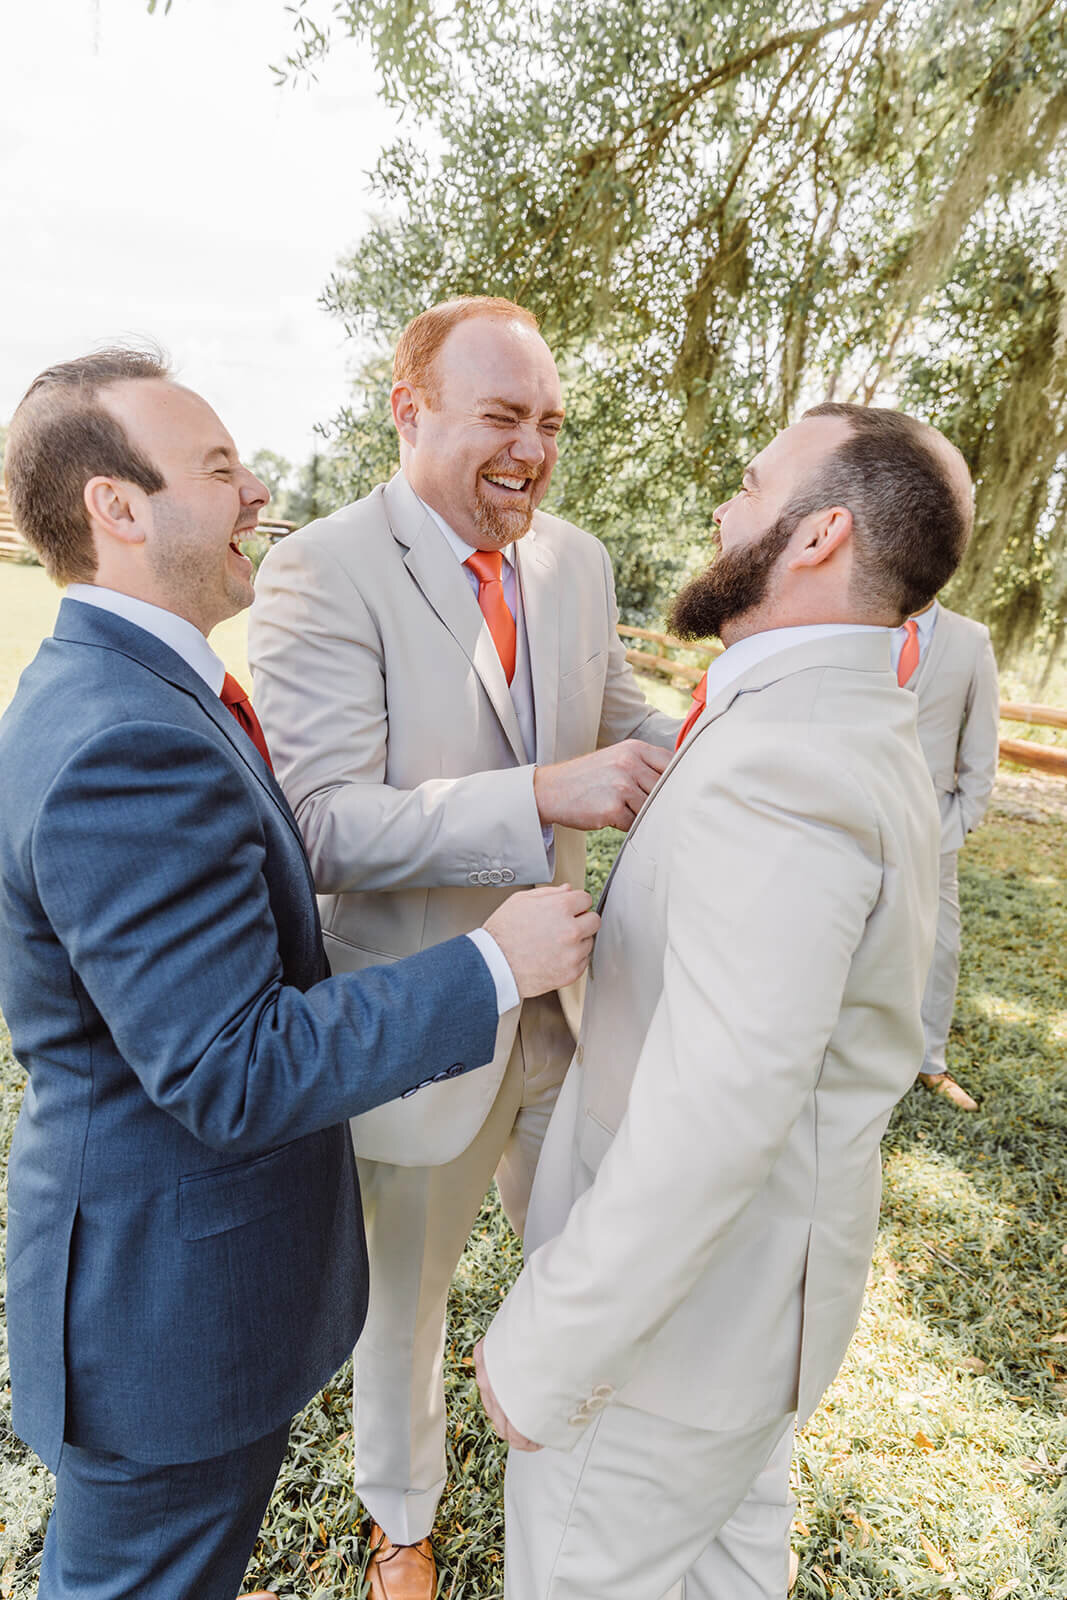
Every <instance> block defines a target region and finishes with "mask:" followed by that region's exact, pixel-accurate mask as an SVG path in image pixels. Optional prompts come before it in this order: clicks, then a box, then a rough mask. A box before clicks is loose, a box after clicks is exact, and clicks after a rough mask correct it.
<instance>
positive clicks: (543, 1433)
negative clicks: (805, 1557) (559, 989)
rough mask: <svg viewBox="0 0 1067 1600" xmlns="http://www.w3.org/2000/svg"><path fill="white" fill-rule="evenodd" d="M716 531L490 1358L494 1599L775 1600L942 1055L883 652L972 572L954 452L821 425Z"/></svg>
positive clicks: (897, 695) (926, 899)
mask: <svg viewBox="0 0 1067 1600" xmlns="http://www.w3.org/2000/svg"><path fill="white" fill-rule="evenodd" d="M715 519H716V522H717V523H718V528H719V532H718V542H719V545H720V551H721V553H720V554H719V556H718V559H717V560H716V561H715V562H714V563H713V565H712V566H711V567H710V568H709V569H708V570H707V571H706V572H705V573H704V574H703V575H702V576H700V577H698V578H697V579H696V580H695V581H694V582H693V583H692V584H691V585H690V586H689V587H688V588H687V589H686V590H685V591H684V592H683V593H682V595H681V596H680V597H679V599H678V601H677V602H676V605H675V607H674V614H673V617H672V619H671V625H672V627H673V628H674V629H675V630H676V631H677V632H679V633H681V634H682V635H683V636H686V637H691V638H702V637H706V636H708V635H711V634H718V635H719V636H720V637H721V638H722V640H723V642H724V644H725V645H726V646H727V648H726V650H725V651H724V653H723V654H722V655H721V656H720V657H719V658H718V659H717V660H716V661H715V662H714V663H713V664H712V666H711V667H710V668H709V670H708V674H707V681H706V685H705V693H704V694H703V695H700V696H698V697H697V702H696V704H695V705H694V708H693V715H692V719H691V722H690V724H689V725H688V727H687V729H686V730H684V731H683V738H682V742H681V746H680V749H679V751H678V754H677V755H676V757H675V759H674V762H673V764H672V765H671V766H670V767H669V768H668V770H667V772H666V774H665V776H664V779H663V781H662V783H661V784H660V785H659V786H658V787H657V789H656V790H655V791H654V793H653V794H652V796H651V797H650V799H649V802H648V804H647V805H646V807H645V808H644V810H643V811H642V813H641V816H640V817H639V818H638V820H637V822H636V823H635V824H634V826H633V828H632V829H631V830H630V833H629V835H628V836H627V838H626V840H625V841H624V843H623V846H622V849H621V851H620V854H619V857H618V861H617V864H616V866H615V869H614V872H613V875H612V877H611V879H610V880H609V883H608V886H607V890H606V894H605V898H604V901H603V903H602V916H603V925H602V927H601V931H600V934H599V937H598V940H597V947H596V952H595V955H594V959H593V966H592V968H591V970H590V976H589V983H588V990H587V1000H586V1006H585V1012H584V1017H583V1022H582V1028H581V1033H580V1037H579V1041H578V1047H577V1053H576V1055H575V1059H574V1062H573V1064H572V1066H571V1068H570V1072H569V1074H568V1077H567V1080H566V1083H565V1084H564V1087H563V1090H562V1092H561V1094H560V1098H559V1102H558V1104H557V1107H556V1111H555V1114H554V1116H553V1119H552V1123H551V1125H550V1127H549V1131H548V1134H547V1136H546V1139H545V1144H544V1149H543V1152H542V1156H541V1161H540V1164H539V1166H538V1170H537V1177H536V1180H535V1184H534V1190H533V1195H532V1199H531V1203H530V1215H529V1222H528V1225H527V1233H526V1265H525V1267H524V1269H523V1272H522V1274H521V1275H520V1277H519V1279H518V1281H517V1283H516V1284H515V1286H514V1288H513V1289H512V1291H511V1293H510V1294H509V1295H508V1298H507V1300H506V1301H505V1303H504V1305H503V1306H502V1307H501V1309H500V1311H499V1313H498V1314H497V1316H496V1318H495V1319H494V1321H493V1323H492V1325H491V1327H490V1329H489V1331H488V1333H487V1335H486V1338H485V1341H484V1345H480V1346H479V1347H478V1350H477V1354H476V1363H477V1368H478V1373H479V1379H480V1383H481V1387H482V1393H483V1398H484V1400H485V1402H486V1406H487V1409H488V1411H489V1414H490V1416H491V1417H492V1418H493V1420H494V1422H495V1424H496V1426H497V1428H498V1431H499V1432H500V1433H501V1435H502V1436H503V1437H504V1438H506V1439H508V1440H509V1441H510V1442H511V1444H512V1447H513V1448H512V1450H511V1453H510V1457H509V1461H508V1468H507V1482H506V1511H507V1535H506V1556H505V1567H506V1570H505V1595H506V1596H507V1600H549V1597H551V1600H605V1597H607V1596H610V1597H611V1600H661V1597H662V1596H665V1595H668V1594H669V1595H670V1596H671V1597H672V1600H674V1597H676V1596H677V1595H678V1594H679V1593H680V1592H681V1586H682V1585H683V1584H684V1589H685V1597H686V1600H784V1596H785V1593H786V1583H787V1548H788V1528H789V1522H790V1515H791V1509H792V1507H791V1502H790V1496H789V1489H788V1472H789V1460H790V1449H791V1441H792V1434H793V1427H794V1423H795V1421H796V1420H797V1419H798V1418H799V1420H800V1421H801V1422H803V1421H804V1420H805V1419H806V1418H807V1417H808V1416H809V1415H810V1414H811V1412H812V1410H813V1409H814V1407H815V1406H816V1404H817V1403H818V1400H819V1397H820V1396H821V1394H822V1392H823V1390H824V1389H825V1388H826V1386H827V1384H828V1383H829V1382H830V1381H831V1379H832V1378H833V1376H834V1374H835V1373H836V1371H837V1369H838V1366H839V1365H840V1362H841V1359H842V1357H843V1355H844V1352H845V1349H846V1347H847V1345H848V1341H849V1338H850V1336H851V1334H852V1331H853V1328H854V1327H855V1324H856V1320H857V1317H858V1315H859V1309H860V1304H861V1301H862V1298H863V1289H864V1283H865V1279H866V1274H867V1269H868V1266H869V1263H870V1257H871V1247H872V1243H873V1240H874V1234H875V1228H876V1224H877V1219H878V1201H879V1187H880V1179H879V1154H878V1145H879V1141H880V1139H881V1136H882V1133H883V1131H884V1129H885V1126H886V1123H887V1121H888V1119H889V1115H890V1113H891V1111H892V1109H893V1106H894V1105H895V1104H896V1102H897V1101H898V1100H899V1099H900V1097H901V1096H902V1095H903V1094H904V1093H905V1091H906V1090H907V1088H908V1087H909V1085H910V1084H911V1083H912V1082H913V1080H914V1076H915V1063H916V1061H917V1060H918V1059H920V1056H921V1050H922V1027H921V1023H920V1017H919V1009H920V1001H921V998H922V992H923V984H924V980H925V977H926V973H927V970H928V967H929V962H930V953H931V950H932V948H933V939H934V926H935V921H936V911H937V879H938V868H937V860H938V854H939V844H940V822H939V817H938V808H937V805H936V802H935V799H934V793H933V789H932V786H931V783H930V777H929V774H928V772H927V770H926V764H925V762H924V760H923V755H922V751H921V749H920V747H919V741H918V738H917V735H916V726H915V700H914V696H911V695H908V694H907V693H905V692H904V691H903V690H902V689H901V688H900V687H899V685H898V683H897V678H896V674H895V672H894V671H893V667H892V664H891V657H890V630H891V629H892V628H894V627H895V626H896V625H897V624H899V623H900V622H901V621H902V619H903V618H904V617H906V616H908V615H910V614H911V613H912V612H913V611H915V610H916V609H918V608H919V607H920V606H922V605H925V604H926V603H927V602H928V601H929V600H930V599H931V598H932V596H933V595H934V594H935V593H936V592H937V590H938V589H939V588H940V587H941V585H942V584H943V583H944V582H945V581H946V579H947V578H948V577H949V575H950V574H951V572H952V571H953V569H954V568H955V566H956V564H957V562H958V561H959V559H960V555H961V553H962V551H963V549H964V546H965V543H966V540H967V538H968V535H969V532H970V527H971V520H972V512H971V496H970V483H969V479H968V474H967V471H966V468H965V466H964V463H963V460H962V457H961V456H960V455H959V453H958V452H957V451H956V450H955V449H953V447H952V446H951V445H949V444H948V442H947V441H946V440H945V439H944V438H942V436H941V435H940V434H938V433H937V432H935V431H934V430H933V429H932V428H929V427H926V426H924V425H923V424H921V423H919V422H916V421H914V420H912V419H911V418H909V417H906V416H902V415H900V414H898V413H895V412H891V411H881V410H873V409H872V410H864V409H862V408H858V407H853V406H842V405H823V406H817V407H815V408H814V409H813V410H812V411H809V412H808V413H807V414H806V415H805V417H804V418H803V420H802V421H800V422H799V423H797V424H796V425H795V426H793V427H791V428H788V429H786V431H785V432H784V433H782V434H780V435H779V436H778V438H776V439H775V440H774V441H773V442H772V443H771V444H770V445H769V446H768V447H767V449H765V450H764V451H762V452H761V453H760V454H759V455H758V456H757V457H756V459H755V460H754V461H753V463H752V465H751V466H750V467H749V468H748V470H747V472H746V473H745V475H744V480H743V484H742V487H741V489H740V491H739V492H738V493H737V494H736V495H735V496H734V497H733V498H732V499H731V500H729V501H727V502H726V503H725V504H724V505H721V506H720V507H719V508H718V509H717V511H716V513H715Z"/></svg>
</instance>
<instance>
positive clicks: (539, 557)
mask: <svg viewBox="0 0 1067 1600" xmlns="http://www.w3.org/2000/svg"><path fill="white" fill-rule="evenodd" d="M515 570H516V573H517V575H518V580H519V592H520V594H521V596H522V613H523V617H524V619H525V622H526V637H527V639H528V640H529V644H530V677H531V679H532V681H533V699H534V726H535V728H536V730H537V760H538V761H539V762H540V763H541V764H542V765H545V764H547V763H549V762H552V761H554V760H555V759H556V712H557V709H558V706H559V565H558V563H557V561H556V557H555V555H554V553H553V552H552V551H551V550H549V549H548V548H547V547H546V546H545V545H544V544H543V543H542V542H540V541H539V540H538V538H537V534H536V531H535V530H533V529H531V531H530V532H529V533H528V534H527V535H526V536H525V538H523V539H520V540H519V541H518V542H517V544H516V545H515Z"/></svg>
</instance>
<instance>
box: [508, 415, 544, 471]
mask: <svg viewBox="0 0 1067 1600" xmlns="http://www.w3.org/2000/svg"><path fill="white" fill-rule="evenodd" d="M509 454H510V455H511V456H513V457H514V459H515V460H516V461H521V462H522V464H523V465H524V466H530V467H539V466H540V465H541V463H542V461H544V459H545V455H546V451H545V441H544V439H543V438H542V437H541V430H540V428H539V427H538V426H537V424H536V422H531V423H522V424H521V425H520V428H519V434H518V438H517V439H514V440H513V441H512V444H511V446H510V450H509Z"/></svg>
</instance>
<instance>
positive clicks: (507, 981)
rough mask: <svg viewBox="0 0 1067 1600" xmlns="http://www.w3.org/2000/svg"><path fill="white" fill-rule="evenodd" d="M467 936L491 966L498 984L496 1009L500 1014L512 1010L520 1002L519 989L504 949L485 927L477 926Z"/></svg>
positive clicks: (493, 977) (491, 974) (493, 978)
mask: <svg viewBox="0 0 1067 1600" xmlns="http://www.w3.org/2000/svg"><path fill="white" fill-rule="evenodd" d="M467 938H468V939H470V941H471V942H472V944H473V945H474V946H475V948H476V949H477V951H478V953H479V955H480V956H481V958H482V960H483V961H484V962H485V964H486V966H487V967H488V968H489V975H490V977H491V978H492V980H493V982H494V984H495V985H496V1009H497V1012H498V1014H499V1015H500V1016H503V1015H504V1012H505V1011H510V1010H511V1009H512V1008H513V1007H514V1006H517V1005H518V1003H519V998H520V997H519V990H518V985H517V984H516V982H515V974H514V973H513V972H512V970H511V968H510V967H509V966H508V960H507V957H506V956H505V954H504V952H503V950H501V948H500V946H499V945H498V944H497V942H496V940H495V939H494V938H493V935H492V934H491V933H488V932H487V931H486V930H485V928H475V929H474V931H473V933H468V935H467Z"/></svg>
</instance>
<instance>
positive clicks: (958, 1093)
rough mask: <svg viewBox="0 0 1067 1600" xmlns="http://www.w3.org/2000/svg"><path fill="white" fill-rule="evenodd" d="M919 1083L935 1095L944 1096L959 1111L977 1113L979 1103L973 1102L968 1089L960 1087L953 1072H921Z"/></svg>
mask: <svg viewBox="0 0 1067 1600" xmlns="http://www.w3.org/2000/svg"><path fill="white" fill-rule="evenodd" d="M919 1082H920V1083H924V1084H925V1085H926V1087H927V1088H928V1089H932V1090H933V1091H934V1093H935V1094H943V1095H944V1097H945V1099H946V1100H951V1101H952V1104H953V1105H954V1106H955V1107H956V1108H957V1110H959V1111H977V1110H978V1101H977V1100H972V1099H971V1097H970V1095H969V1094H968V1093H967V1091H966V1089H963V1088H961V1087H960V1085H959V1084H958V1083H957V1082H956V1080H955V1078H954V1077H953V1076H952V1074H951V1072H920V1073H919Z"/></svg>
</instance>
